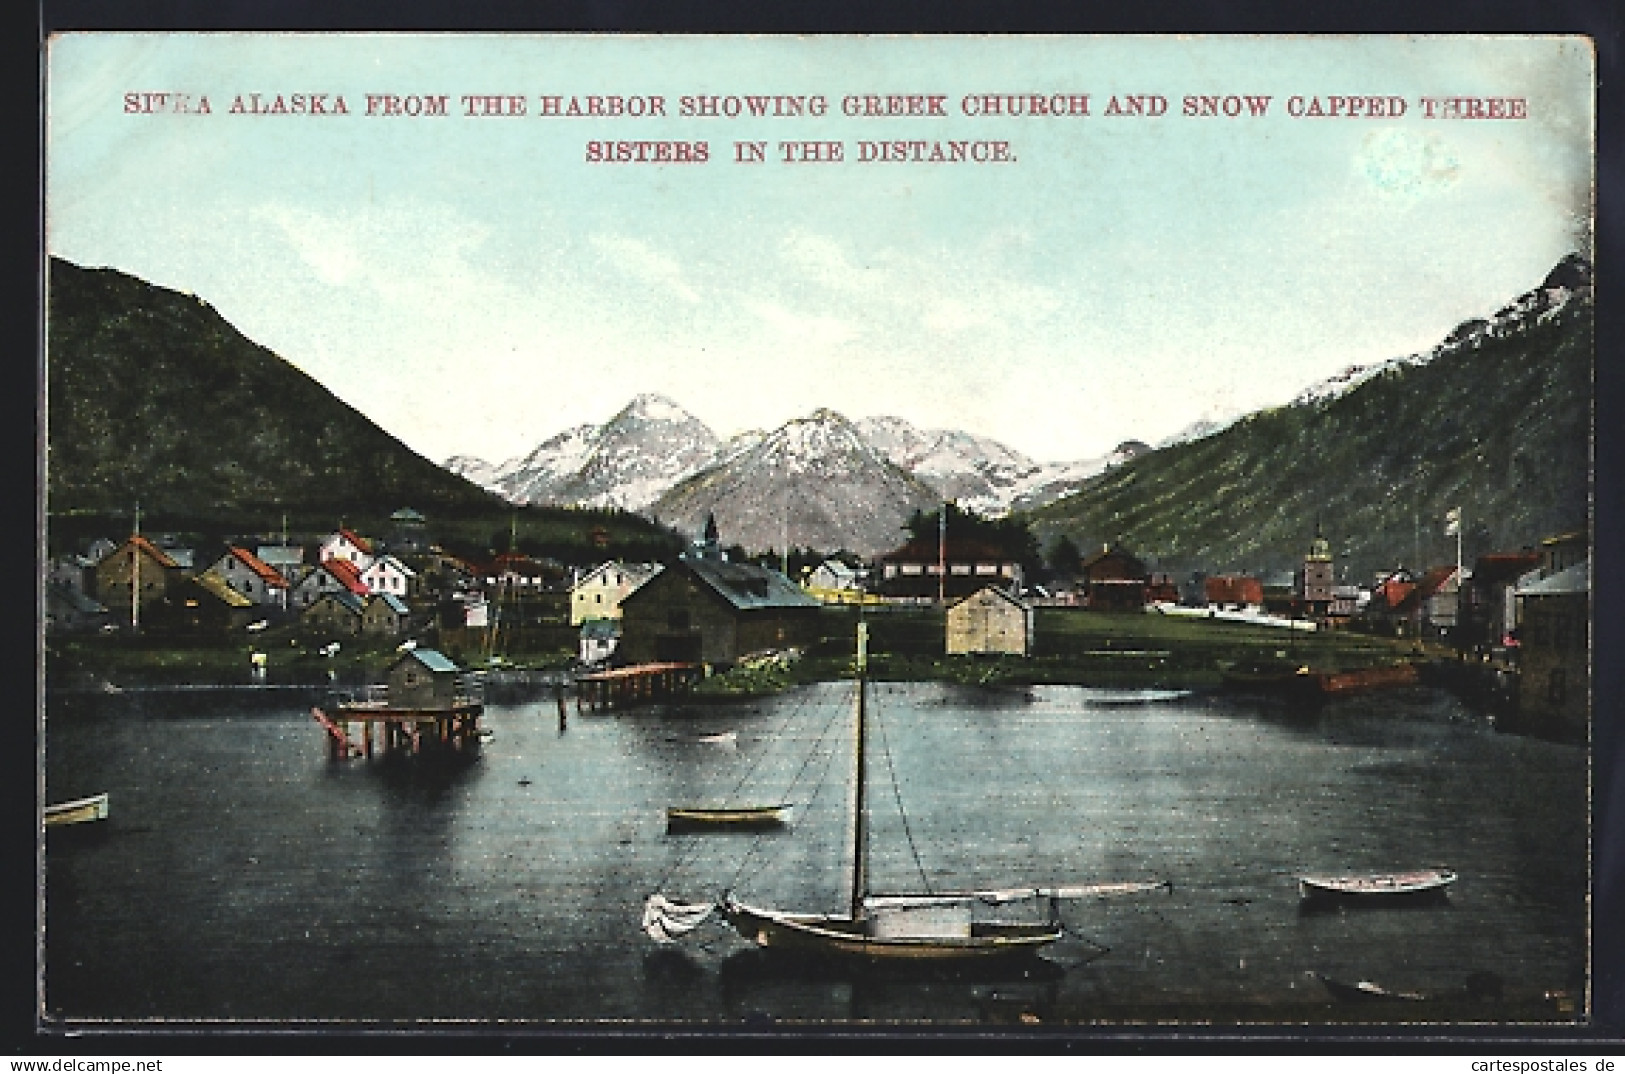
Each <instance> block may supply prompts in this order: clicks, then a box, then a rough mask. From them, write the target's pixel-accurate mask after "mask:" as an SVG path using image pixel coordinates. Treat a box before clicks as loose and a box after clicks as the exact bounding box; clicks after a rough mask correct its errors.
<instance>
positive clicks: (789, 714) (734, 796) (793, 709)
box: [723, 696, 807, 802]
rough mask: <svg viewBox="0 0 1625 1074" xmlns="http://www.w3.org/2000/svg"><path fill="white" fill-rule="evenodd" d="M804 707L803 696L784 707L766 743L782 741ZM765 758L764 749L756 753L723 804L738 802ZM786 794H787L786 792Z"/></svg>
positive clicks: (805, 703) (805, 705)
mask: <svg viewBox="0 0 1625 1074" xmlns="http://www.w3.org/2000/svg"><path fill="white" fill-rule="evenodd" d="M806 707H807V698H806V697H805V696H803V697H802V698H801V699H800V700H799V701H797V702H795V703H794V704H792V705H786V706H785V713H784V719H783V720H780V721H779V729H778V730H777V731H775V732H773V737H772V738H770V739H767V740H766V741H767V742H769V743H773V742H778V741H780V740H781V739H783V738H784V732H785V731H786V730H788V729H789V727H790V721H791V720H792V719H794V718H795V717H796V716H797V715H798V714H799V713H800V712H801V710H802V709H804V708H806ZM766 758H767V750H765V749H764V750H762V751H761V752H760V753H758V754H757V755H756V760H754V761H752V762H751V764H750V767H749V768H747V769H745V774H744V775H742V776H740V777H739V782H738V783H735V784H734V789H733V790H732V791H730V792H728V797H727V798H724V799H723V801H724V802H732V801H737V800H738V798H739V792H740V791H742V790H744V788H745V783H746V782H747V781H748V780H749V779H750V777H751V776H752V775H753V774H754V773H755V772H756V769H757V768H759V767H760V766H761V764H762V761H764V760H765V759H766ZM786 793H788V792H786ZM784 800H785V799H783V798H780V799H779V801H781V802H782V801H784Z"/></svg>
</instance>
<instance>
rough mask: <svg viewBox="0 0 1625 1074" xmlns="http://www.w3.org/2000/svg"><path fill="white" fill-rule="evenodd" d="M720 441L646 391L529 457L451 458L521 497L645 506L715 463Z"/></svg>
mask: <svg viewBox="0 0 1625 1074" xmlns="http://www.w3.org/2000/svg"><path fill="white" fill-rule="evenodd" d="M719 444H720V442H719V441H718V439H717V436H716V434H715V433H713V432H712V431H711V430H710V429H709V428H707V427H706V425H705V423H704V422H702V421H700V420H699V419H698V418H696V417H694V416H693V415H692V414H690V413H688V412H687V411H686V410H684V409H683V408H682V407H680V406H678V405H677V404H676V403H673V402H672V401H671V400H670V399H667V398H665V397H663V396H659V395H640V396H638V397H637V398H635V399H633V400H632V402H631V403H629V404H628V405H627V406H626V407H625V408H624V409H623V410H621V412H620V413H618V414H616V415H615V416H614V417H613V418H611V419H610V420H609V421H607V422H605V423H604V424H602V425H578V426H576V427H575V428H573V429H566V430H565V431H564V432H562V433H559V434H558V435H557V436H553V437H551V438H549V439H547V440H545V441H543V442H542V443H541V444H540V445H538V446H537V447H536V449H535V450H534V451H532V452H531V453H530V454H528V455H526V456H524V457H522V458H519V459H510V460H509V461H507V462H505V463H502V464H500V465H498V466H491V465H489V464H487V463H484V462H482V461H481V460H479V459H475V458H472V457H470V456H466V455H460V456H457V457H456V458H455V459H451V460H447V463H446V466H447V468H448V469H453V470H454V471H455V472H457V473H461V474H463V475H464V476H466V477H468V478H469V479H470V480H473V481H477V482H478V483H479V484H481V485H484V486H485V487H486V488H488V489H490V490H492V491H493V492H496V493H499V494H500V495H502V496H505V497H507V498H508V499H509V500H511V501H512V502H514V503H550V504H573V505H578V506H583V507H619V508H623V509H625V510H628V511H640V510H642V509H644V508H646V507H648V506H649V504H651V503H653V502H654V501H655V500H656V499H657V498H658V497H659V496H660V494H661V493H663V492H665V491H666V490H667V489H669V488H670V487H671V486H672V485H674V484H676V483H677V482H678V481H681V480H682V479H683V478H685V477H687V476H688V475H689V474H692V473H694V472H695V471H696V470H698V469H700V468H701V467H703V466H706V465H708V464H709V463H710V462H711V461H712V459H713V458H715V456H716V453H717V448H718V446H719ZM476 474H479V475H481V476H475V475H476Z"/></svg>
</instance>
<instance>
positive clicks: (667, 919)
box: [643, 892, 717, 943]
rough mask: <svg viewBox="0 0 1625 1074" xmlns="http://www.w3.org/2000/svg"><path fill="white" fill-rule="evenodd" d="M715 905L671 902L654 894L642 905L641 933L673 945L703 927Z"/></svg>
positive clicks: (662, 896) (658, 894)
mask: <svg viewBox="0 0 1625 1074" xmlns="http://www.w3.org/2000/svg"><path fill="white" fill-rule="evenodd" d="M716 908H717V906H716V903H710V902H703V903H685V902H673V901H672V900H670V899H668V898H666V897H665V896H664V895H661V894H660V893H658V892H656V893H655V894H653V895H650V896H649V898H648V899H647V901H645V902H644V904H643V931H644V932H647V933H648V934H649V935H650V936H651V937H653V938H654V939H655V940H656V941H657V942H659V943H673V942H675V941H676V940H677V938H678V937H679V936H685V935H687V934H688V933H690V932H693V931H694V930H695V929H697V928H699V927H700V926H701V925H703V924H704V923H705V921H706V919H707V918H709V917H710V916H711V914H712V912H713V911H715V910H716Z"/></svg>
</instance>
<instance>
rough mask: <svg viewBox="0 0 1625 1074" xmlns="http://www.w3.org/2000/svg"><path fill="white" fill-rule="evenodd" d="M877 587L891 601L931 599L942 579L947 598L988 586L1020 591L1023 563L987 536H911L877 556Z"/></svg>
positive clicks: (924, 601) (937, 590)
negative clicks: (941, 539)
mask: <svg viewBox="0 0 1625 1074" xmlns="http://www.w3.org/2000/svg"><path fill="white" fill-rule="evenodd" d="M875 566H876V573H877V574H878V575H879V576H880V577H879V581H878V582H877V583H876V588H877V590H878V591H879V593H880V594H881V596H884V597H886V598H888V599H890V600H897V601H904V602H917V603H932V602H934V601H935V600H936V599H937V594H938V592H939V589H938V580H939V579H940V580H941V583H942V584H941V589H940V592H941V593H942V595H943V597H944V598H945V599H947V600H956V599H959V598H961V597H968V596H970V595H971V594H972V593H975V592H976V591H978V590H980V589H981V588H983V587H984V586H988V585H993V586H998V587H1000V588H1003V589H1007V590H1009V591H1010V592H1011V593H1019V592H1020V591H1021V564H1020V563H1019V562H1018V561H1016V560H1014V559H1012V558H1010V557H1009V556H1006V555H1003V554H1002V553H1000V551H999V550H998V549H997V548H995V547H993V546H992V545H990V544H987V543H986V542H983V541H975V540H968V539H965V538H956V537H950V538H948V540H947V543H946V545H945V546H944V547H940V548H939V547H938V543H937V542H936V541H934V540H913V541H909V542H908V543H907V544H905V545H903V546H902V547H901V548H898V549H895V550H893V551H891V552H887V553H885V554H884V555H882V556H879V557H878V558H877V559H876V560H875Z"/></svg>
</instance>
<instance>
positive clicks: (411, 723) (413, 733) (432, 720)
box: [310, 701, 483, 760]
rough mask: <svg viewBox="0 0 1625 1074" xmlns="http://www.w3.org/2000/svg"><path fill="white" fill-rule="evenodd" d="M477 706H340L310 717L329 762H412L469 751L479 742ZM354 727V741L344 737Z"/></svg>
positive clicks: (316, 710)
mask: <svg viewBox="0 0 1625 1074" xmlns="http://www.w3.org/2000/svg"><path fill="white" fill-rule="evenodd" d="M482 709H483V706H482V705H481V704H480V703H478V702H474V701H470V702H468V703H466V704H462V705H458V706H455V707H452V708H445V709H395V708H385V707H366V706H363V705H355V704H345V703H340V704H339V705H338V706H336V707H335V708H334V710H333V713H332V715H329V714H328V713H327V712H325V711H323V710H322V709H321V708H320V707H312V708H311V710H310V714H311V716H312V718H314V719H315V721H316V722H317V723H319V724H321V725H322V729H323V730H324V731H326V732H327V737H328V752H329V753H330V754H331V756H332V757H333V758H334V759H335V760H347V759H349V758H351V757H372V756H373V754H374V752H377V753H381V754H384V755H386V756H387V755H390V754H404V755H406V756H412V757H415V756H418V755H420V754H423V753H425V752H431V751H437V750H447V749H449V750H454V751H455V750H465V749H472V748H473V747H474V746H475V745H477V744H478V742H479V734H480V729H479V718H480V713H481V711H482ZM352 724H359V725H360V728H359V730H360V739H359V741H357V740H356V739H353V738H351V737H350V735H351V730H350V728H351V725H352Z"/></svg>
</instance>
